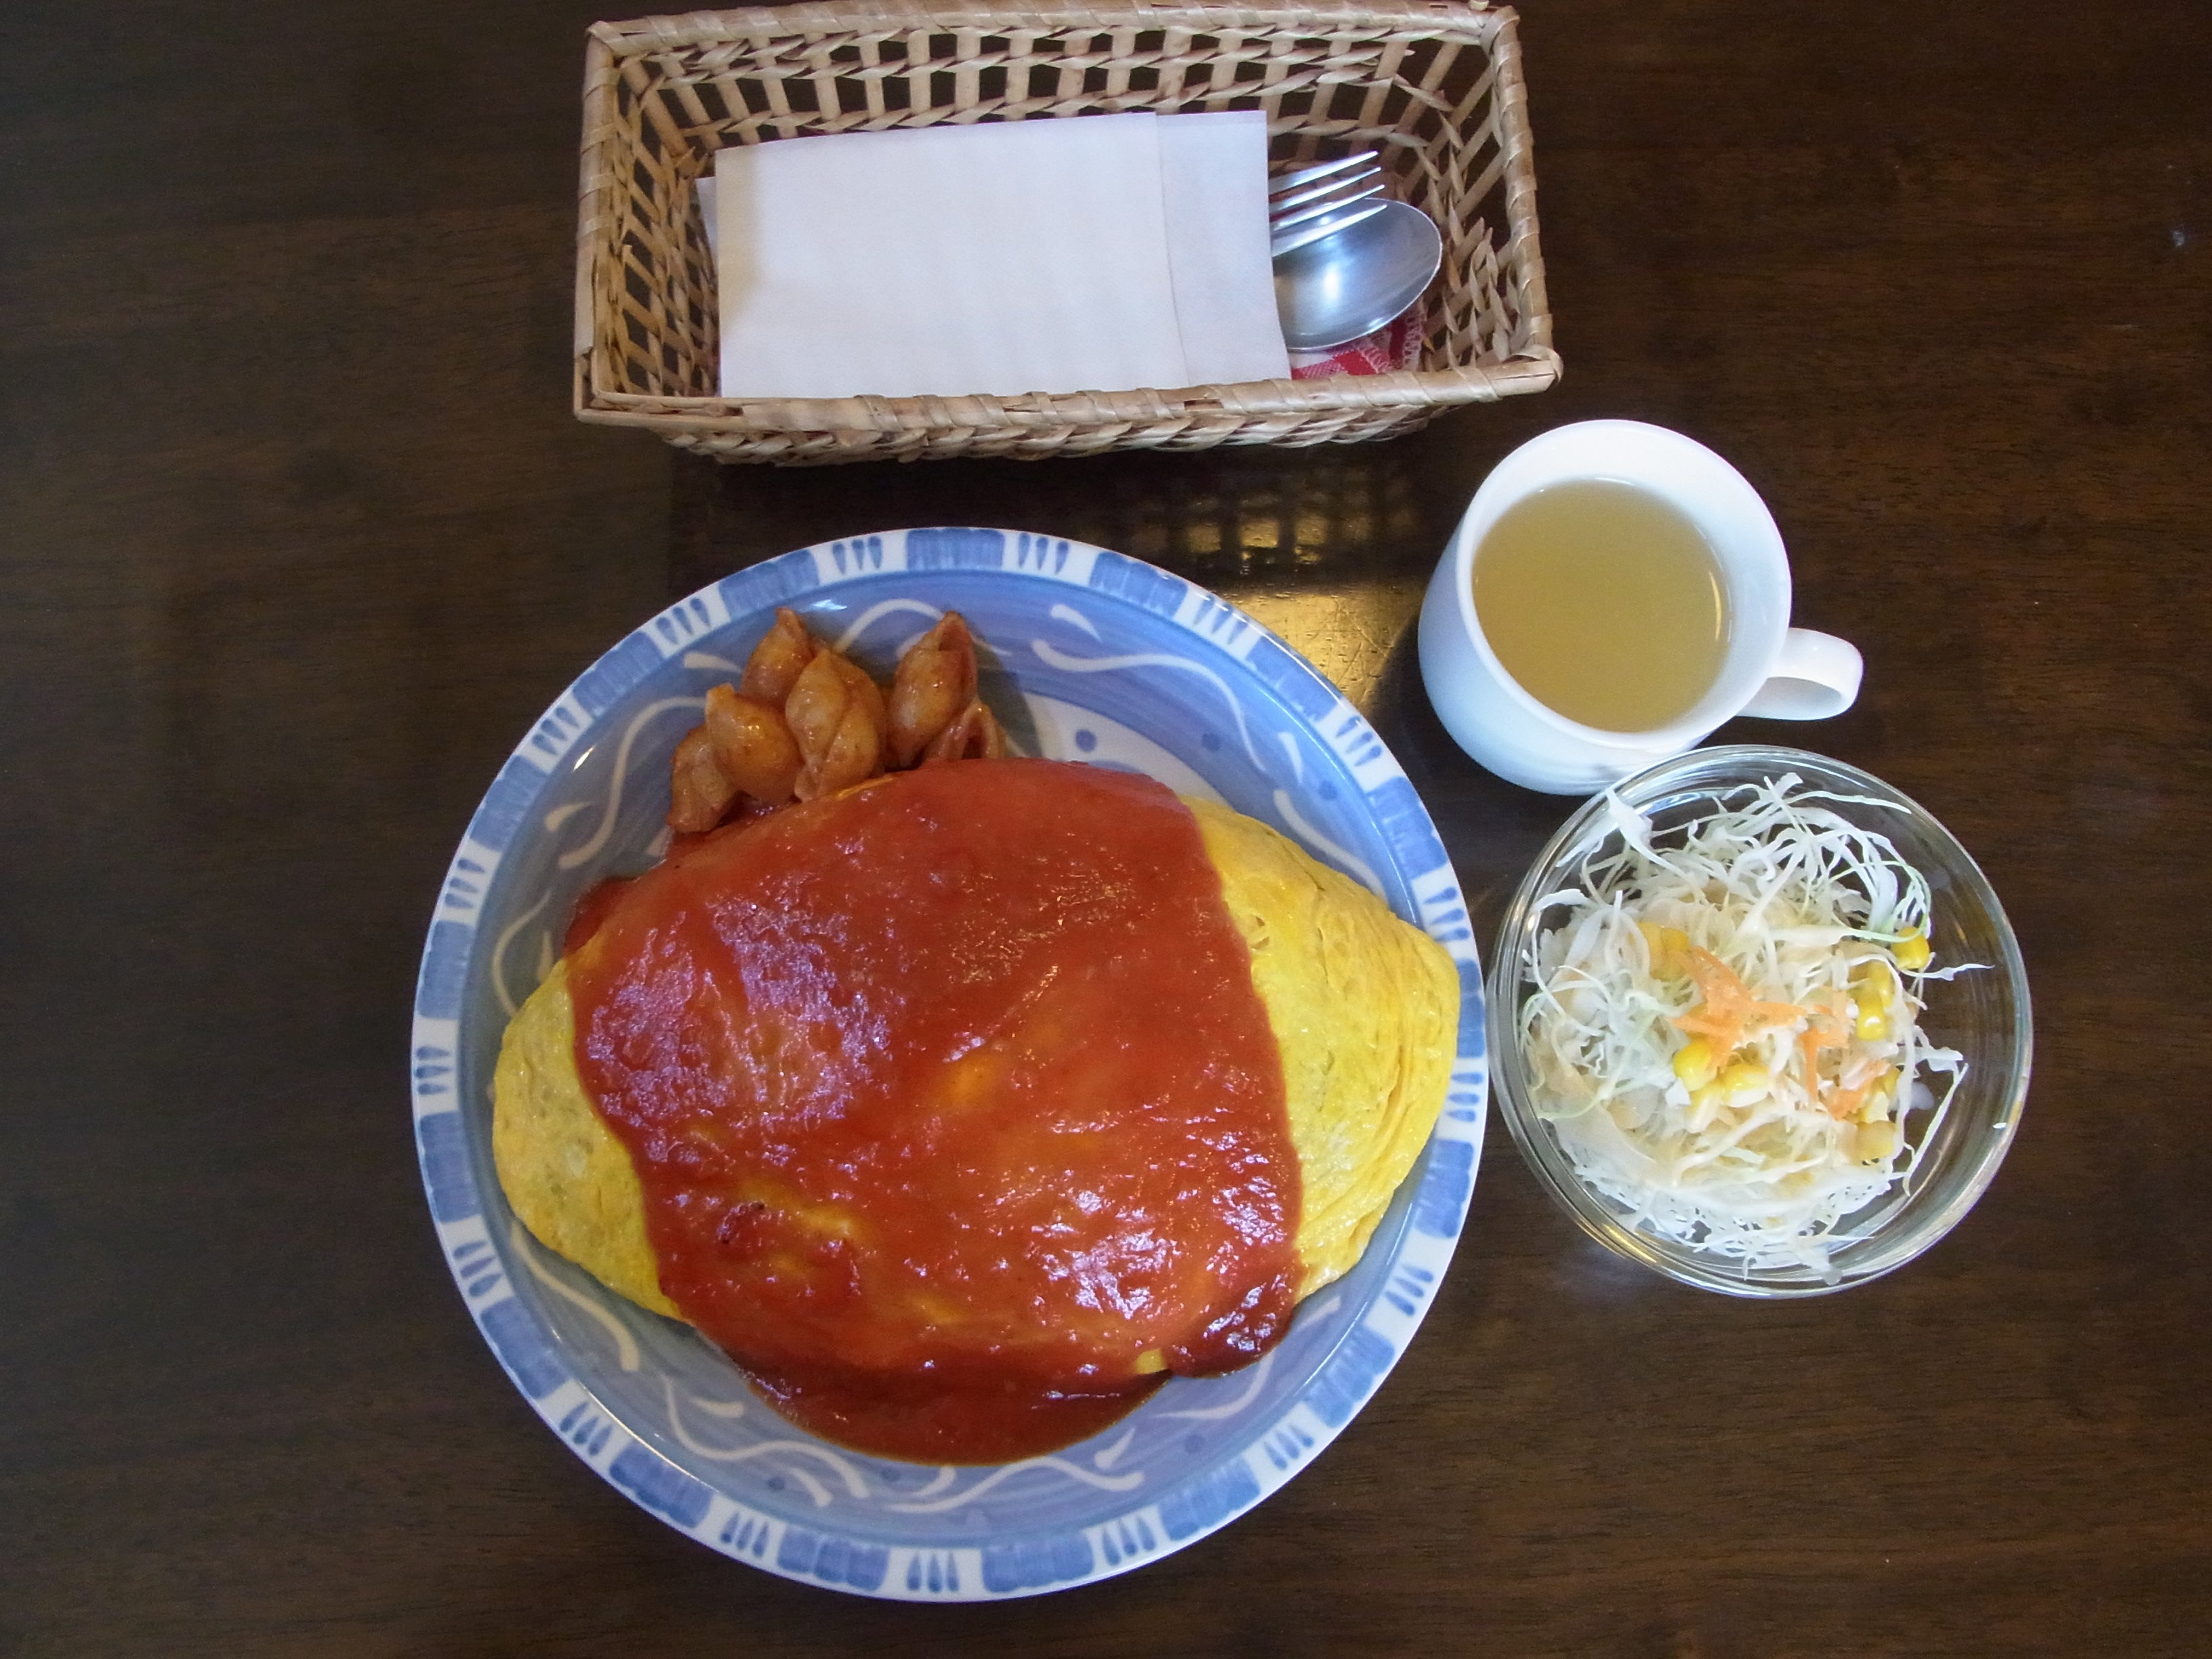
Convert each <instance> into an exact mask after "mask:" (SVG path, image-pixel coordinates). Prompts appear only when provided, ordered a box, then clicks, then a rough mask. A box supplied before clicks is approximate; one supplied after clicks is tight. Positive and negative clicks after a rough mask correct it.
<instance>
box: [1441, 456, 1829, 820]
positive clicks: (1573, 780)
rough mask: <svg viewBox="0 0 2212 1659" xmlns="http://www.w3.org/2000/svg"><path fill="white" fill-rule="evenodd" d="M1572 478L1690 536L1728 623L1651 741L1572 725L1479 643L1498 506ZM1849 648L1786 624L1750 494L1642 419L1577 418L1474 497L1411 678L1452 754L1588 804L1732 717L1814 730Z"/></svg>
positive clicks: (1445, 565)
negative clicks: (1664, 514) (1645, 507)
mask: <svg viewBox="0 0 2212 1659" xmlns="http://www.w3.org/2000/svg"><path fill="white" fill-rule="evenodd" d="M1576 479H1607V480H1611V481H1613V482H1616V483H1627V484H1633V485H1635V486H1637V487H1638V488H1639V489H1644V490H1646V491H1648V492H1650V494H1651V495H1656V496H1658V497H1659V498H1660V499H1661V500H1662V501H1666V502H1668V504H1669V505H1670V506H1672V507H1674V508H1675V509H1676V510H1677V511H1678V512H1680V513H1683V514H1684V515H1685V516H1686V517H1687V518H1688V519H1689V520H1690V522H1691V523H1692V524H1694V525H1695V526H1697V527H1698V529H1699V532H1701V533H1702V534H1703V535H1704V536H1705V540H1706V542H1707V543H1708V544H1710V545H1711V548H1712V550H1713V555H1714V557H1715V558H1716V560H1717V562H1718V564H1719V567H1720V574H1721V581H1722V585H1723V588H1724V589H1725V591H1726V595H1727V603H1728V614H1729V637H1728V645H1727V648H1726V651H1725V653H1724V654H1723V658H1722V659H1721V668H1720V672H1719V674H1718V675H1717V677H1716V678H1714V680H1713V683H1712V684H1711V686H1710V687H1709V688H1708V689H1707V690H1706V692H1705V696H1703V697H1701V698H1700V699H1699V701H1698V702H1697V703H1696V705H1695V706H1694V707H1692V708H1691V710H1690V712H1689V713H1688V714H1685V715H1683V716H1682V718H1681V719H1680V720H1675V721H1673V722H1671V723H1670V724H1668V725H1666V726H1656V727H1654V728H1653V729H1651V730H1650V731H1648V732H1606V731H1601V730H1600V729H1599V728H1598V727H1596V726H1584V725H1583V724H1581V723H1580V722H1579V721H1577V720H1569V719H1568V718H1567V717H1566V716H1565V715H1564V714H1559V713H1557V712H1555V711H1554V710H1553V709H1551V708H1547V707H1546V706H1545V705H1544V704H1543V703H1541V702H1538V701H1537V700H1536V698H1535V697H1534V696H1531V695H1530V694H1529V693H1528V691H1526V690H1523V689H1522V686H1521V685H1520V684H1519V683H1518V682H1517V681H1516V680H1515V679H1514V678H1513V677H1512V676H1511V675H1510V674H1509V673H1507V672H1506V671H1505V669H1504V665H1502V664H1500V663H1499V661H1498V653H1496V652H1495V651H1493V650H1492V648H1491V645H1490V641H1488V640H1486V639H1485V638H1484V637H1483V633H1482V624H1481V623H1480V621H1479V620H1478V619H1477V617H1476V616H1475V611H1474V558H1475V554H1476V551H1477V550H1479V549H1480V547H1481V545H1482V538H1483V537H1484V536H1485V535H1486V534H1487V533H1488V532H1489V530H1490V527H1491V526H1492V525H1494V524H1496V523H1497V522H1498V518H1499V516H1500V515H1501V514H1502V513H1504V511H1505V510H1506V508H1508V507H1511V506H1513V505H1514V504H1515V503H1516V501H1521V500H1522V499H1523V498H1524V497H1526V496H1528V495H1530V494H1531V493H1533V492H1534V491H1535V490H1539V489H1544V488H1546V487H1547V485H1551V484H1558V483H1568V482H1570V481H1571V480H1576ZM1862 668H1863V665H1862V663H1861V662H1860V659H1859V653H1858V650H1857V647H1855V646H1853V645H1851V644H1850V642H1848V641H1844V640H1839V639H1837V638H1836V637H1835V636H1834V635H1830V634H1816V633H1814V632H1813V631H1812V630H1811V629H1805V628H1792V627H1790V561H1789V559H1788V557H1787V556H1785V555H1784V552H1783V550H1782V532H1780V531H1778V530H1777V529H1776V528H1775V527H1774V519H1773V516H1772V515H1771V513H1768V512H1767V510H1766V504H1765V502H1764V501H1760V500H1759V492H1758V491H1756V490H1754V489H1753V488H1752V487H1751V486H1750V484H1748V483H1746V482H1745V481H1744V477H1743V475H1742V474H1741V473H1740V472H1738V471H1736V470H1735V468H1734V467H1732V466H1730V465H1729V464H1728V463H1727V462H1726V461H1724V460H1723V459H1721V458H1720V457H1719V456H1718V455H1716V454H1715V453H1713V452H1712V451H1711V450H1710V449H1708V448H1706V447H1705V446H1704V445H1703V444H1701V443H1699V442H1697V441H1694V440H1692V439H1689V438H1686V437H1684V436H1682V435H1681V434H1680V433H1679V432H1669V431H1668V430H1667V429H1666V428H1664V427H1657V426H1647V425H1645V424H1644V422H1641V421H1583V422H1577V424H1575V425H1572V426H1563V427H1558V428H1553V430H1552V431H1549V432H1547V433H1545V434H1544V435H1542V436H1541V437H1537V438H1532V439H1530V440H1529V441H1528V442H1527V443H1525V444H1523V445H1522V446H1521V447H1520V448H1518V449H1516V450H1515V451H1514V452H1513V453H1511V454H1510V455H1508V456H1507V457H1506V458H1505V459H1504V460H1502V461H1500V462H1499V463H1498V465H1497V466H1496V467H1495V468H1493V469H1492V471H1491V474H1490V476H1489V477H1487V478H1486V479H1484V480H1483V483H1482V488H1481V489H1479V490H1477V491H1476V492H1475V496H1474V501H1473V502H1472V503H1470V504H1469V506H1468V509H1467V513H1466V515H1465V516H1464V517H1463V518H1462V519H1461V520H1460V522H1459V529H1458V530H1457V532H1455V533H1454V535H1453V537H1452V540H1451V545H1450V546H1449V548H1448V549H1447V550H1445V553H1444V556H1443V562H1441V563H1440V564H1438V565H1437V574H1436V575H1435V577H1434V579H1433V580H1431V581H1430V583H1429V593H1428V598H1427V599H1426V600H1425V602H1424V603H1423V604H1422V606H1421V678H1423V679H1424V680H1425V682H1426V683H1427V684H1428V688H1429V700H1430V701H1431V702H1433V703H1434V704H1435V705H1436V708H1437V714H1438V715H1439V716H1440V717H1441V718H1442V719H1443V723H1444V727H1445V729H1446V730H1447V731H1449V732H1450V733H1451V734H1452V737H1453V738H1455V740H1456V741H1457V742H1458V744H1459V746H1460V747H1461V748H1462V749H1464V750H1467V752H1468V754H1470V755H1472V756H1474V758H1475V759H1476V760H1478V761H1480V762H1481V763H1482V764H1483V765H1485V766H1486V767H1488V768H1489V769H1491V770H1492V771H1493V772H1495V773H1497V774H1498V776H1500V777H1502V778H1504V779H1506V780H1507V781H1510V782H1512V783H1517V784H1521V785H1522V786H1524V787H1528V788H1530V789H1543V790H1548V791H1550V792H1551V793H1553V794H1562V795H1564V794H1589V793H1592V792H1594V791H1595V790H1599V789H1602V788H1604V787H1606V785H1607V784H1609V783H1613V782H1616V781H1619V780H1620V779H1621V778H1624V777H1626V776H1627V775H1629V774H1630V773H1631V772H1635V771H1639V770H1641V769H1643V768H1644V767H1646V766H1649V765H1650V764H1651V763H1652V762H1654V761H1657V760H1663V759H1665V758H1666V757H1668V756H1670V755H1679V754H1680V753H1682V752H1683V751H1684V750H1689V749H1694V748H1696V747H1697V746H1698V744H1699V741H1700V740H1702V739H1703V738H1705V735H1706V733H1708V732H1711V731H1712V729H1713V728H1714V727H1715V726H1719V725H1721V724H1722V723H1723V722H1724V721H1726V720H1733V719H1734V718H1735V716H1736V715H1738V714H1752V715H1756V716H1758V717H1759V718H1761V719H1765V720H1826V718H1828V717H1829V716H1830V715H1832V714H1842V713H1843V712H1844V709H1846V708H1850V706H1851V702H1852V699H1853V698H1855V697H1857V696H1858V690H1859V676H1860V673H1861V671H1862Z"/></svg>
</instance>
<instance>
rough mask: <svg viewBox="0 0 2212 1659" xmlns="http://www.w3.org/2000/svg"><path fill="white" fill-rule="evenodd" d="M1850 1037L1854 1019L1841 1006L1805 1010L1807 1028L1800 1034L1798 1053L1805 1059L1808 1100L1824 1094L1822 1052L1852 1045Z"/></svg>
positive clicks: (1806, 1094)
mask: <svg viewBox="0 0 2212 1659" xmlns="http://www.w3.org/2000/svg"><path fill="white" fill-rule="evenodd" d="M1850 1036H1851V1025H1850V1019H1849V1018H1846V1017H1845V1015H1844V1012H1843V1010H1842V1009H1841V1008H1840V1007H1827V1008H1808V1009H1807V1010H1806V1011H1805V1029H1804V1030H1802V1031H1800V1032H1799V1033H1798V1034H1797V1052H1798V1053H1799V1054H1801V1055H1802V1056H1803V1058H1804V1061H1805V1098H1806V1099H1808V1100H1814V1101H1817V1100H1819V1099H1820V1055H1821V1054H1823V1053H1824V1052H1825V1051H1826V1050H1827V1049H1830V1048H1849V1047H1850Z"/></svg>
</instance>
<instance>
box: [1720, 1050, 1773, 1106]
mask: <svg viewBox="0 0 2212 1659" xmlns="http://www.w3.org/2000/svg"><path fill="white" fill-rule="evenodd" d="M1717 1081H1718V1082H1719V1085H1720V1087H1721V1089H1722V1091H1723V1093H1725V1094H1726V1095H1727V1097H1728V1103H1729V1105H1731V1106H1748V1105H1750V1104H1751V1103H1753V1101H1755V1100H1758V1099H1759V1098H1760V1097H1762V1096H1764V1095H1765V1094H1767V1093H1768V1092H1769V1091H1771V1090H1772V1089H1773V1087H1774V1079H1773V1078H1772V1077H1771V1076H1770V1075H1768V1073H1767V1070H1766V1067H1765V1066H1761V1065H1759V1063H1758V1062H1757V1061H1756V1060H1738V1061H1736V1063H1735V1065H1733V1066H1729V1068H1728V1070H1726V1071H1725V1072H1723V1073H1721V1074H1720V1077H1719V1079H1717Z"/></svg>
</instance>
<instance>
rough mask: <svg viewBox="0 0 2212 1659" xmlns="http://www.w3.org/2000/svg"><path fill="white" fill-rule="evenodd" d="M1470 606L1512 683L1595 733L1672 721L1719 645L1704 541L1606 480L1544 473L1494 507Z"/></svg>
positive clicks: (1630, 487) (1718, 657)
mask: <svg viewBox="0 0 2212 1659" xmlns="http://www.w3.org/2000/svg"><path fill="white" fill-rule="evenodd" d="M1474 612H1475V617H1476V619H1477V620H1478V621H1479V622H1480V623H1481V624H1482V632H1483V636H1484V638H1486V639H1487V640H1488V641H1490V648H1491V649H1492V651H1494V652H1496V653H1498V661H1499V663H1500V664H1502V665H1504V669H1505V671H1506V672H1507V673H1509V674H1510V675H1511V676H1512V677H1513V678H1515V679H1516V680H1517V681H1518V682H1519V683H1520V684H1521V686H1522V689H1523V690H1526V691H1527V692H1528V694H1529V695H1530V696H1533V697H1534V698H1535V699H1536V700H1537V701H1538V702H1541V703H1542V704H1544V706H1545V707H1546V708H1550V709H1552V710H1553V711H1554V712H1556V713H1558V714H1564V715H1565V716H1566V717H1567V718H1568V719H1569V720H1579V721H1580V722H1581V723H1582V724H1583V725H1584V726H1596V727H1598V728H1599V729H1600V730H1601V731H1606V732H1648V731H1650V730H1652V729H1653V728H1654V727H1656V726H1667V725H1669V724H1671V723H1672V722H1674V721H1675V720H1680V719H1681V718H1682V716H1683V715H1685V714H1688V713H1689V712H1690V710H1691V709H1692V708H1695V707H1697V704H1698V702H1699V699H1700V698H1701V697H1703V696H1705V692H1706V691H1707V690H1709V689H1710V688H1711V685H1712V684H1713V681H1714V680H1715V679H1716V678H1718V676H1719V674H1720V671H1721V663H1722V661H1723V659H1724V658H1725V657H1726V655H1727V653H1728V637H1729V615H1728V597H1727V590H1726V588H1725V587H1724V586H1723V583H1722V581H1721V571H1720V562H1719V560H1718V559H1717V558H1716V557H1715V556H1714V555H1713V550H1712V548H1711V545H1710V544H1708V543H1707V542H1706V540H1705V537H1704V535H1703V534H1702V533H1700V532H1699V529H1698V527H1697V526H1695V525H1694V524H1692V523H1691V522H1690V520H1689V519H1688V518H1686V516H1685V515H1684V514H1683V513H1680V511H1678V510H1677V509H1676V508H1674V507H1672V506H1670V505H1668V503H1667V502H1666V501H1662V500H1661V499H1660V498H1659V497H1658V496H1656V495H1652V494H1651V493H1650V491H1648V490H1645V489H1639V488H1638V487H1637V486H1636V485H1634V484H1627V483H1617V482H1615V481H1613V480H1612V479H1608V478H1577V479H1574V480H1572V481H1571V482H1569V483H1558V484H1553V485H1551V486H1550V487H1549V488H1547V489H1539V490H1537V491H1535V492H1534V494H1532V495H1528V496H1525V497H1523V498H1522V500H1520V501H1516V502H1515V503H1514V504H1513V505H1512V506H1511V507H1508V508H1506V509H1505V511H1504V513H1501V514H1499V515H1498V522H1497V523H1496V524H1493V525H1492V526H1491V527H1490V530H1489V532H1488V533H1487V534H1486V535H1485V536H1484V537H1483V538H1482V545H1481V546H1480V547H1479V548H1478V549H1476V550H1475V555H1474Z"/></svg>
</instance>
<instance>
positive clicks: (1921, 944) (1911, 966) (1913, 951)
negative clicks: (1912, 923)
mask: <svg viewBox="0 0 2212 1659" xmlns="http://www.w3.org/2000/svg"><path fill="white" fill-rule="evenodd" d="M1889 953H1890V955H1892V956H1893V957H1896V958H1897V965H1898V966H1899V967H1900V968H1902V969H1905V972H1906V973H1908V974H1917V973H1918V972H1919V971H1920V970H1921V969H1923V968H1925V967H1926V966H1927V965H1928V958H1929V955H1930V954H1931V953H1930V952H1929V949H1928V935H1927V934H1925V933H1922V932H1921V931H1920V930H1919V929H1918V928H1917V927H1908V928H1907V929H1905V937H1904V938H1903V939H1899V940H1898V942H1897V943H1896V944H1895V945H1893V946H1891V947H1890V952H1889Z"/></svg>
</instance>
